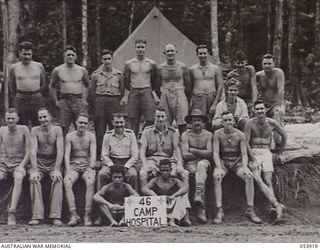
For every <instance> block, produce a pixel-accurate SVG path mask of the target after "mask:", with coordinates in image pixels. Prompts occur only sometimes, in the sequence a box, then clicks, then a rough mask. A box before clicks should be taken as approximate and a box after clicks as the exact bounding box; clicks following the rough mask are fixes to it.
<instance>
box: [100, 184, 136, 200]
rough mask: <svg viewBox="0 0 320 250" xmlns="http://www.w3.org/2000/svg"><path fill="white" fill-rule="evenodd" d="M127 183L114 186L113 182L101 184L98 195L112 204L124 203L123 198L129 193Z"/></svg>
mask: <svg viewBox="0 0 320 250" xmlns="http://www.w3.org/2000/svg"><path fill="white" fill-rule="evenodd" d="M129 186H130V185H129V184H127V183H121V184H120V185H119V186H118V187H116V186H115V185H114V184H113V183H110V184H108V185H105V186H103V188H102V189H101V190H100V191H99V193H100V195H101V196H102V197H103V198H105V199H106V200H107V201H109V202H110V203H112V204H119V205H123V204H124V198H125V197H128V196H130V195H131V192H130V188H129Z"/></svg>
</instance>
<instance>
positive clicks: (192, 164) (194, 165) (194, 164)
mask: <svg viewBox="0 0 320 250" xmlns="http://www.w3.org/2000/svg"><path fill="white" fill-rule="evenodd" d="M199 163H200V164H201V165H203V166H204V167H205V168H206V170H208V169H209V167H210V165H211V164H210V162H209V161H208V160H206V159H202V160H193V161H187V162H186V163H185V168H186V170H188V172H189V173H190V174H193V173H195V172H196V171H197V170H198V164H199Z"/></svg>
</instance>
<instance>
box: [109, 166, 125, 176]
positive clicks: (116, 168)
mask: <svg viewBox="0 0 320 250" xmlns="http://www.w3.org/2000/svg"><path fill="white" fill-rule="evenodd" d="M115 173H121V174H122V175H123V176H124V167H123V166H122V165H120V164H114V165H112V166H110V175H111V177H112V175H113V174H115Z"/></svg>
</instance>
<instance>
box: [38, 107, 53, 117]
mask: <svg viewBox="0 0 320 250" xmlns="http://www.w3.org/2000/svg"><path fill="white" fill-rule="evenodd" d="M40 111H47V112H48V114H49V115H51V112H50V110H49V109H48V108H47V107H41V108H39V110H38V113H39V112H40Z"/></svg>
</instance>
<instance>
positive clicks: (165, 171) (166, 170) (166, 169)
mask: <svg viewBox="0 0 320 250" xmlns="http://www.w3.org/2000/svg"><path fill="white" fill-rule="evenodd" d="M159 170H160V175H161V176H162V178H164V179H168V178H169V177H170V173H171V167H170V166H169V165H160V167H159Z"/></svg>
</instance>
